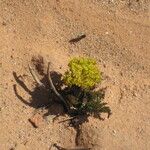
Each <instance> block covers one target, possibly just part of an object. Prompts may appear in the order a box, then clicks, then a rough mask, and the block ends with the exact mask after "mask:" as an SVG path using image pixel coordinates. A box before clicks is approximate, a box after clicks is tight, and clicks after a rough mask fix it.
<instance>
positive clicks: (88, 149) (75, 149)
mask: <svg viewBox="0 0 150 150" xmlns="http://www.w3.org/2000/svg"><path fill="white" fill-rule="evenodd" d="M53 146H54V147H56V148H57V149H58V150H90V149H91V148H84V147H76V148H63V147H61V146H58V145H57V144H56V143H55V144H53Z"/></svg>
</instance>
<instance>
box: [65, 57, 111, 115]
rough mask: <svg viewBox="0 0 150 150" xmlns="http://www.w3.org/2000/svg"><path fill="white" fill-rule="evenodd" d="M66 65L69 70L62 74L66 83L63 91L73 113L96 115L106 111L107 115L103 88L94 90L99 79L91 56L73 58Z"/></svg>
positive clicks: (107, 110)
mask: <svg viewBox="0 0 150 150" xmlns="http://www.w3.org/2000/svg"><path fill="white" fill-rule="evenodd" d="M68 66H69V70H67V71H66V72H65V74H64V76H63V81H64V83H65V84H66V85H67V88H66V89H67V90H66V89H65V90H64V93H65V95H66V99H67V101H68V104H69V105H70V107H72V108H74V110H75V111H74V112H75V114H94V115H95V116H96V114H98V113H100V112H106V113H108V117H109V115H110V114H111V110H110V108H109V107H107V106H106V104H107V103H104V102H103V98H104V95H105V94H104V90H103V91H102V90H99V91H94V87H95V85H96V84H97V83H99V82H100V81H101V73H100V71H99V69H98V67H97V65H96V61H95V60H94V59H91V58H73V59H72V60H71V61H70V62H69V65H68ZM66 91H67V92H66Z"/></svg>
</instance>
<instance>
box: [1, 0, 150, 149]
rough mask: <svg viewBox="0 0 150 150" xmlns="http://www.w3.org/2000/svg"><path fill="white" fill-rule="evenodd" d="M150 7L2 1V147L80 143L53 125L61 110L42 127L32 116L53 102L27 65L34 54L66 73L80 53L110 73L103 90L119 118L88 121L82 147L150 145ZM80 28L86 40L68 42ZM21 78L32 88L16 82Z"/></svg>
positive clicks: (106, 1)
mask: <svg viewBox="0 0 150 150" xmlns="http://www.w3.org/2000/svg"><path fill="white" fill-rule="evenodd" d="M149 8H150V4H149V0H0V92H1V93H0V94H1V96H0V150H49V149H52V148H50V146H51V144H52V143H57V144H58V145H60V146H63V147H66V148H68V147H75V145H76V142H75V141H76V140H75V138H76V130H74V128H72V127H67V123H58V121H56V122H54V123H52V122H51V118H52V116H55V113H54V114H53V115H49V116H48V117H47V121H46V122H45V123H44V124H43V125H41V126H40V127H39V128H34V127H33V126H32V125H31V123H30V122H29V121H28V119H29V118H30V117H31V116H32V115H33V113H34V111H35V109H36V108H37V107H38V106H40V104H43V103H45V102H46V100H45V96H44V94H43V93H40V94H41V95H39V96H38V93H37V91H35V88H36V85H35V82H34V81H33V79H32V77H31V75H30V73H29V70H28V64H29V63H31V59H32V57H33V56H35V57H37V56H38V55H40V56H42V57H43V58H44V62H45V63H44V65H45V68H46V67H47V62H48V61H50V62H51V64H52V65H51V66H52V70H55V71H58V72H60V73H63V72H64V71H65V70H66V68H67V63H68V61H69V59H70V58H72V57H74V56H90V57H94V58H95V59H96V60H97V62H98V64H99V67H100V69H101V71H102V72H103V81H102V84H101V85H100V87H107V90H106V97H105V101H106V102H108V104H109V106H110V107H111V109H112V112H113V115H112V116H111V117H110V118H109V119H106V120H104V121H100V120H98V119H94V118H92V117H91V118H90V119H89V122H87V123H84V124H83V125H82V126H81V127H80V134H79V136H78V139H77V140H78V141H77V143H78V145H79V146H87V147H92V149H93V150H149V149H150V51H149V47H150V40H149V39H150V19H149V15H150V10H149ZM81 33H84V34H86V38H84V39H82V40H81V41H79V42H77V43H75V44H70V43H69V42H68V41H69V40H70V39H72V38H75V37H76V36H78V35H79V34H81ZM15 75H17V76H21V80H22V81H23V82H24V83H25V85H26V86H27V88H28V89H27V88H22V86H21V84H18V83H17V81H16V79H15ZM40 77H41V79H42V76H40ZM14 85H16V88H17V92H18V94H19V95H20V98H19V97H18V96H17V95H16V93H15V91H14ZM42 94H43V95H42ZM21 97H22V98H23V99H24V100H25V102H28V103H23V101H22V100H21ZM53 109H55V108H53ZM56 109H57V107H56ZM59 109H60V110H58V111H60V112H61V111H63V110H61V108H60V107H59ZM64 118H66V117H65V116H60V117H59V118H58V120H59V121H60V120H63V119H64Z"/></svg>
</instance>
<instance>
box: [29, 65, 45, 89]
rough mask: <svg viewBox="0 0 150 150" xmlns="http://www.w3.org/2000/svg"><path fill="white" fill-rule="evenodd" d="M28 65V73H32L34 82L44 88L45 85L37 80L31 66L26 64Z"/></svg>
mask: <svg viewBox="0 0 150 150" xmlns="http://www.w3.org/2000/svg"><path fill="white" fill-rule="evenodd" d="M28 66H29V71H30V73H31V75H32V77H33V79H34V80H35V82H36V83H37V84H38V85H39V86H40V87H43V88H45V85H44V84H43V83H42V82H41V81H40V80H39V78H38V77H37V76H36V74H35V72H34V70H33V68H32V67H31V66H30V65H28Z"/></svg>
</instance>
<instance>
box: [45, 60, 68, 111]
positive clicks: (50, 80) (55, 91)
mask: <svg viewBox="0 0 150 150" xmlns="http://www.w3.org/2000/svg"><path fill="white" fill-rule="evenodd" d="M47 76H48V80H49V84H50V86H51V89H52V90H53V91H54V93H55V94H56V95H57V96H58V98H59V99H60V100H61V101H62V102H63V104H64V105H65V107H66V109H67V111H68V112H69V111H70V107H69V105H68V103H67V102H66V101H65V99H64V98H63V97H62V95H61V94H60V93H58V91H57V90H56V88H55V86H54V84H53V82H52V79H51V76H50V62H49V63H48V69H47Z"/></svg>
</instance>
